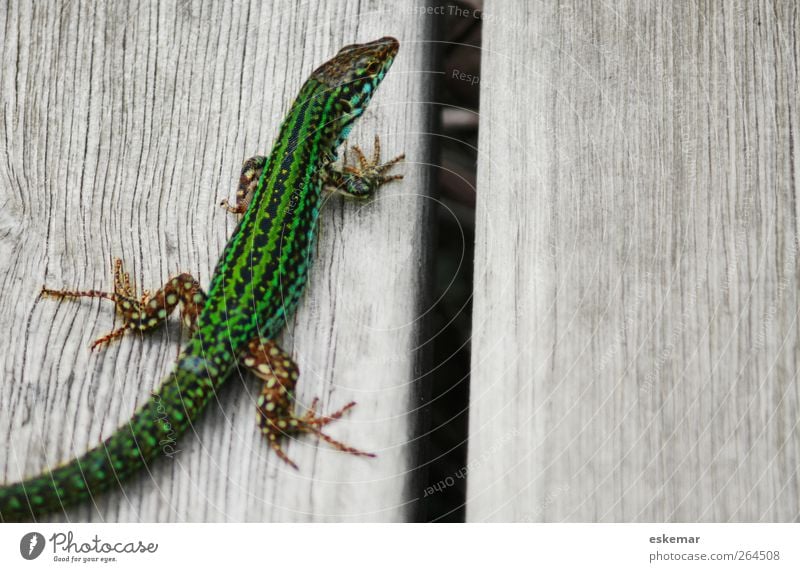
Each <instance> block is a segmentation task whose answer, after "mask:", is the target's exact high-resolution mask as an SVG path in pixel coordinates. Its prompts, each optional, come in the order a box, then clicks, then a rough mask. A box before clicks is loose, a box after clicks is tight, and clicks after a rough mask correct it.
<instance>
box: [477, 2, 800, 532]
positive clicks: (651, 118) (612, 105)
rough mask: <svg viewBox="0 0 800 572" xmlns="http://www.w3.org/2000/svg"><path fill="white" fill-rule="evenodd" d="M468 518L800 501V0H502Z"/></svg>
mask: <svg viewBox="0 0 800 572" xmlns="http://www.w3.org/2000/svg"><path fill="white" fill-rule="evenodd" d="M484 14H485V17H484V29H483V42H484V43H483V61H482V69H483V72H482V76H481V90H482V91H481V129H480V151H481V156H480V163H479V169H478V204H477V209H478V212H477V239H476V240H477V252H476V267H475V306H474V338H473V345H472V351H473V377H472V384H471V396H470V398H471V410H470V434H469V439H470V440H469V444H470V454H469V465H468V470H469V480H468V482H469V486H468V498H467V506H468V519H469V520H471V521H487V520H489V521H497V520H502V521H792V520H796V519H798V518H800V476H798V464H799V463H800V450H799V449H800V431H799V430H798V421H799V420H800V390H799V389H798V363H799V362H800V348H799V347H798V284H799V281H800V268H798V248H800V244H798V235H799V234H800V228H799V227H798V217H799V216H800V210H799V209H800V207H798V195H797V193H798V188H800V185H798V174H799V173H800V152H798V148H797V145H798V141H800V116H798V103H800V101H798V97H797V91H796V90H797V85H798V66H799V65H800V42H798V36H797V30H798V29H800V12H799V11H798V7H797V5H796V4H795V3H791V2H760V1H752V2H695V1H691V2H656V1H645V2H640V1H638V0H636V1H634V0H630V1H613V2H599V1H597V2H578V1H574V2H568V1H567V2H550V1H534V2H527V1H522V0H520V1H518V2H499V1H492V0H487V2H486V6H485V12H484Z"/></svg>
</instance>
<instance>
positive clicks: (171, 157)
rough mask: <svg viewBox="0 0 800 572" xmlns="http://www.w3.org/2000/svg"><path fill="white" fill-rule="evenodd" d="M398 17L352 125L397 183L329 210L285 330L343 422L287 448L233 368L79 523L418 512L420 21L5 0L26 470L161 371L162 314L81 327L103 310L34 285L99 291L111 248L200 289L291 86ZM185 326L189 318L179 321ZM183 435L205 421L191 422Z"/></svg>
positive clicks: (20, 431)
mask: <svg viewBox="0 0 800 572" xmlns="http://www.w3.org/2000/svg"><path fill="white" fill-rule="evenodd" d="M384 35H394V36H396V37H397V38H398V39H399V40H400V43H401V50H400V54H399V56H398V58H397V60H396V62H395V64H394V67H393V69H392V71H391V73H390V74H389V76H388V77H387V79H386V81H385V82H384V83H383V85H382V87H381V89H380V92H379V93H378V94H377V95H376V98H375V100H374V101H373V102H372V104H371V106H370V108H369V110H368V112H367V114H366V115H365V116H364V118H362V120H361V121H360V122H359V125H358V126H357V127H356V129H355V130H354V132H353V134H352V135H351V138H350V141H351V142H359V143H362V144H363V145H364V146H365V148H367V149H369V148H370V147H371V143H372V138H373V134H374V133H376V132H377V133H379V134H380V135H381V136H382V141H383V149H384V153H385V156H387V157H391V156H394V155H396V154H398V153H400V152H402V151H405V152H406V154H407V157H408V161H407V163H405V164H404V165H403V166H402V172H403V173H404V174H405V179H404V181H403V182H402V184H393V185H391V186H389V187H386V188H385V189H383V190H382V191H381V193H380V196H379V198H377V200H375V201H374V202H371V203H369V204H366V205H358V204H344V202H343V200H342V199H341V198H333V199H332V200H331V201H330V203H329V204H328V205H327V206H326V209H325V212H324V216H323V221H322V227H323V229H322V235H321V241H320V247H319V249H318V252H317V257H316V263H315V267H314V269H313V270H312V273H311V280H310V283H309V289H308V292H309V293H308V295H307V297H306V298H305V300H304V302H303V304H302V307H301V309H300V311H299V313H298V314H297V316H296V318H295V319H294V321H293V322H292V323H291V324H290V325H289V328H288V330H289V331H288V332H287V333H286V334H285V335H284V339H283V345H284V347H286V348H287V349H289V350H290V351H292V352H293V355H294V356H295V358H296V360H297V361H298V363H299V364H300V369H301V380H300V384H299V399H300V401H301V402H303V403H305V404H308V403H309V402H310V400H311V398H312V397H314V396H317V395H318V396H320V397H322V407H323V411H330V410H333V409H335V408H338V407H340V406H341V405H343V404H345V403H346V402H348V401H350V400H352V399H354V400H356V401H358V403H359V405H358V406H357V407H356V408H355V409H354V410H353V412H352V413H351V414H349V415H348V416H347V417H346V419H345V420H343V421H340V422H338V423H336V424H334V425H332V426H331V433H332V434H333V435H334V436H335V437H336V438H339V439H341V440H343V441H345V442H347V443H349V444H352V445H353V446H356V447H359V448H362V449H365V450H369V451H374V452H376V453H377V454H378V458H377V459H374V460H373V459H363V458H356V457H353V456H349V455H344V454H341V453H339V452H336V451H333V450H332V449H330V448H329V447H327V446H326V445H324V444H318V443H317V442H316V440H314V439H310V438H301V439H299V440H293V441H292V442H291V443H289V444H288V453H289V455H290V456H291V457H292V458H293V459H294V460H295V461H296V462H297V463H298V464H299V466H300V469H301V470H300V471H299V472H295V471H293V470H292V469H291V468H289V467H288V466H287V465H285V464H283V463H282V462H280V461H279V460H277V458H276V457H275V456H274V455H272V454H271V453H270V452H269V451H268V447H267V446H266V443H265V442H264V440H263V438H262V436H261V435H260V434H259V432H258V430H257V427H256V416H255V397H256V396H257V393H258V384H257V382H256V381H255V379H254V378H251V377H247V378H245V379H241V380H239V379H237V380H233V381H232V382H231V383H229V384H228V386H227V387H226V388H225V389H224V390H223V391H222V392H221V393H220V395H219V396H218V400H217V402H215V403H212V405H211V406H210V407H209V409H208V410H207V411H206V413H205V414H204V415H203V417H202V418H201V420H200V422H199V423H197V424H196V426H195V428H194V431H193V432H190V434H188V435H186V436H185V437H184V438H182V439H181V440H180V441H179V443H178V445H177V448H178V449H179V452H178V453H177V454H176V455H174V456H173V458H172V459H168V460H164V461H162V462H159V463H158V464H157V465H155V466H154V468H153V470H152V473H150V474H147V475H143V476H142V477H141V478H137V479H135V480H133V481H132V482H131V483H129V484H126V485H125V486H124V487H123V488H122V489H121V490H117V491H114V492H112V493H110V494H106V495H103V496H101V497H99V498H97V499H96V503H95V504H94V505H92V504H91V503H89V504H87V505H85V506H81V507H78V508H76V509H74V510H70V511H68V513H67V514H66V515H62V517H61V518H66V519H69V520H72V521H84V520H101V521H224V520H230V521H243V520H246V521H263V520H268V521H328V520H331V521H348V520H357V521H371V520H376V521H396V520H406V519H408V518H409V514H410V513H411V511H412V510H413V503H412V502H411V501H412V500H413V498H412V495H411V493H410V491H409V486H410V482H411V479H412V477H411V475H412V469H413V468H414V458H413V456H414V450H413V448H412V445H411V443H410V441H411V439H412V437H413V435H412V433H413V427H414V417H415V414H414V404H415V402H416V401H415V400H416V398H417V395H416V390H415V383H414V380H415V377H416V375H417V374H418V372H419V371H421V370H422V369H423V368H424V364H423V363H421V357H420V353H419V352H418V351H417V350H416V349H415V348H417V346H418V344H417V337H418V336H419V332H420V328H419V321H417V320H416V318H417V317H418V316H419V315H420V314H422V312H423V311H424V308H423V305H424V303H425V299H424V293H425V290H426V279H427V274H426V273H425V272H422V271H421V270H423V269H424V268H425V267H426V265H427V255H426V251H425V250H424V249H423V246H424V245H425V242H426V236H427V233H428V227H429V224H428V223H429V207H430V205H429V203H428V201H427V200H426V193H427V190H428V188H429V175H428V173H427V170H426V169H425V167H424V165H426V164H429V163H430V161H429V160H428V148H427V147H426V145H425V144H424V143H423V142H422V141H423V138H422V137H420V134H422V133H425V132H427V131H428V123H429V121H430V113H429V111H430V108H428V107H426V106H425V105H424V104H423V103H420V102H425V101H428V100H429V99H430V97H429V89H430V82H428V81H427V77H425V76H424V75H423V74H421V73H420V70H425V69H429V62H428V61H427V59H426V58H427V55H426V50H425V44H424V41H423V40H426V39H427V38H428V36H429V35H430V24H429V22H428V21H426V20H420V19H419V18H417V17H415V16H413V15H411V14H402V13H397V12H396V11H394V10H392V3H391V2H383V1H375V2H338V1H333V0H332V1H329V2H303V1H299V0H298V1H281V2H274V3H262V2H258V1H252V2H244V1H243V2H222V1H220V2H155V1H152V2H143V3H130V2H123V1H120V2H109V3H106V2H99V3H98V2H50V3H44V2H43V3H38V2H37V3H34V2H30V1H23V2H11V3H5V2H4V3H3V4H2V6H0V38H2V40H0V63H1V64H2V71H1V72H0V85H1V87H0V90H1V91H2V96H0V99H1V102H0V287H1V288H2V290H0V292H2V294H0V330H2V332H3V333H4V335H3V336H1V337H0V361H1V362H2V378H3V381H2V385H1V386H0V443H2V446H1V447H0V479H2V481H3V482H12V481H16V480H19V479H20V478H21V477H23V476H31V475H34V474H36V473H39V472H40V471H42V470H43V469H45V468H46V467H49V466H53V465H55V464H56V463H58V462H61V461H66V460H68V459H70V458H72V457H74V456H76V455H78V454H80V453H82V452H84V451H86V450H87V449H88V448H90V447H91V446H93V445H95V444H97V443H98V442H99V441H100V440H101V439H103V438H106V437H107V436H109V435H110V434H111V433H112V432H113V431H114V430H115V429H116V428H117V427H118V426H119V425H120V424H121V423H123V422H124V421H125V420H127V419H128V418H129V417H130V416H131V414H132V413H133V411H134V410H135V409H136V408H137V407H138V406H140V405H141V404H142V403H144V401H145V400H146V399H147V398H148V396H149V394H150V392H151V391H153V390H154V389H155V388H156V387H158V385H159V384H160V380H161V379H162V378H163V376H164V375H165V374H166V372H167V371H168V370H169V368H170V367H171V364H172V362H173V361H174V359H175V357H176V355H177V352H178V348H179V344H180V339H181V333H180V329H179V327H178V326H177V319H174V320H173V324H172V326H170V327H169V328H167V329H165V330H164V331H162V332H160V333H156V334H153V335H149V336H147V337H145V338H141V337H137V336H127V337H126V338H125V339H124V341H122V342H121V343H117V344H114V345H113V346H111V347H109V348H108V349H106V350H104V351H99V352H95V353H94V354H92V353H90V352H89V343H90V342H91V341H92V340H93V339H94V338H96V337H98V336H100V335H102V334H103V333H105V332H107V331H109V330H110V329H111V328H112V320H113V306H111V305H110V304H108V303H102V302H97V301H90V300H84V301H81V302H75V301H63V302H58V301H53V300H49V299H41V300H40V299H38V298H37V294H38V291H39V289H40V287H41V286H42V284H45V283H46V284H47V285H48V286H51V287H55V288H60V287H77V286H80V287H83V288H102V289H108V288H110V284H111V275H110V268H111V260H112V257H114V256H120V257H122V258H123V259H124V261H125V262H126V264H127V266H128V268H129V269H130V270H131V271H132V275H133V276H134V277H135V280H136V282H137V284H138V285H140V287H141V286H144V287H146V288H150V289H155V288H157V287H159V286H160V285H161V284H162V283H163V282H164V281H165V280H166V279H167V278H168V277H169V276H171V275H173V274H175V273H178V272H179V271H184V270H185V271H189V272H191V273H193V274H195V275H196V276H198V277H199V278H200V280H201V282H202V283H203V285H204V286H207V284H208V280H209V278H210V273H211V271H212V270H213V267H214V265H215V263H216V261H217V258H218V256H219V254H220V252H221V251H222V248H223V246H224V244H225V243H226V241H227V238H228V236H229V235H230V233H231V232H232V230H233V228H234V226H235V223H236V219H235V217H233V216H231V215H229V214H227V213H226V212H225V211H224V210H223V209H221V208H219V207H218V206H217V205H218V203H219V201H220V200H221V199H222V198H229V199H232V198H233V193H234V186H235V183H236V181H237V180H238V176H239V170H240V168H241V164H242V162H243V161H244V160H245V159H246V158H247V157H249V156H251V155H254V154H257V153H262V154H264V153H266V152H268V151H269V149H270V147H271V145H272V140H273V138H274V136H275V135H276V134H277V129H278V125H279V123H280V120H281V119H282V117H283V114H284V113H285V112H286V111H287V109H288V106H289V105H290V103H291V102H292V100H293V99H294V96H295V95H296V93H297V91H298V90H299V87H300V85H301V84H302V82H303V81H305V79H306V78H307V77H308V75H309V74H310V73H311V71H312V70H313V69H314V68H315V67H316V66H317V65H319V64H320V63H322V62H323V61H325V60H326V59H328V58H329V57H331V56H332V55H333V54H335V53H336V52H337V51H338V50H339V48H340V47H342V46H343V45H345V44H348V43H352V42H357V41H358V42H360V41H369V40H374V39H377V38H379V37H381V36H384ZM184 336H185V334H184ZM191 433H193V434H191Z"/></svg>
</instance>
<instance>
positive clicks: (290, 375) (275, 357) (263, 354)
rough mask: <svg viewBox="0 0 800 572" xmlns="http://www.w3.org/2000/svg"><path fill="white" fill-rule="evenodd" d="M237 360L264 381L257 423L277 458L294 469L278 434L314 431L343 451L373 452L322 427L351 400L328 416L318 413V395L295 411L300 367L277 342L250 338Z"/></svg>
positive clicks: (368, 454)
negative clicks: (350, 443)
mask: <svg viewBox="0 0 800 572" xmlns="http://www.w3.org/2000/svg"><path fill="white" fill-rule="evenodd" d="M239 363H240V364H242V365H243V366H244V367H245V368H247V369H248V370H250V371H252V372H253V373H254V374H255V375H256V377H258V378H259V379H261V380H262V381H263V382H264V384H263V385H262V387H261V394H260V395H259V396H258V401H257V409H258V424H259V427H261V432H262V433H264V435H265V436H266V438H267V440H268V441H269V444H270V447H272V449H273V451H275V453H276V454H277V455H278V457H279V458H280V459H282V460H284V461H285V462H286V463H288V464H289V465H291V466H292V467H294V468H295V469H297V465H296V464H295V463H294V461H292V460H291V459H290V458H289V457H288V456H287V455H286V453H285V452H284V451H283V449H282V448H281V444H280V438H281V436H283V435H291V434H295V433H313V434H314V435H318V436H319V437H320V438H321V439H323V440H325V441H327V442H328V443H330V444H331V445H332V446H333V447H335V448H336V449H339V450H340V451H344V452H345V453H350V454H352V455H359V456H364V457H374V456H375V455H374V454H372V453H365V452H363V451H359V450H358V449H354V448H353V447H350V446H348V445H345V444H344V443H341V442H340V441H337V440H336V439H334V438H333V437H331V436H329V435H326V434H325V433H323V432H322V430H321V429H322V427H324V426H325V425H327V424H328V423H331V422H332V421H335V420H336V419H339V418H340V417H341V416H342V415H344V413H345V412H346V411H347V410H349V409H351V408H352V407H353V406H355V404H356V403H355V402H354V401H351V402H350V403H348V404H347V405H345V406H344V407H342V408H341V409H339V410H338V411H336V412H334V413H332V414H331V415H327V416H320V415H317V413H316V405H317V403H318V401H319V400H318V399H314V401H313V402H312V403H311V407H310V408H309V409H308V411H306V412H305V413H304V414H303V415H297V414H296V413H295V412H294V406H295V392H294V388H295V385H296V384H297V379H298V377H299V375H300V371H299V370H298V368H297V364H296V363H295V362H294V360H292V358H291V356H289V354H287V353H286V352H285V351H283V349H281V347H280V346H278V344H277V343H276V342H274V341H273V340H267V339H263V338H257V339H254V340H252V341H251V342H250V343H249V344H248V346H247V349H246V350H245V351H244V352H243V353H242V355H241V356H240V358H239Z"/></svg>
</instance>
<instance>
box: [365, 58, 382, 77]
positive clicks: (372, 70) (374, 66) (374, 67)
mask: <svg viewBox="0 0 800 572" xmlns="http://www.w3.org/2000/svg"><path fill="white" fill-rule="evenodd" d="M379 69H380V65H379V64H378V62H376V61H375V60H372V61H371V62H369V63H368V64H367V67H366V68H365V71H366V72H367V75H375V74H377V73H378V70H379Z"/></svg>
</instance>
